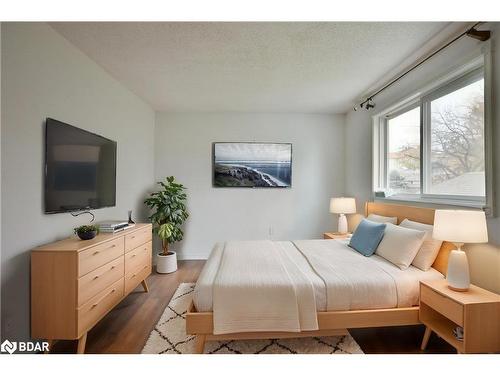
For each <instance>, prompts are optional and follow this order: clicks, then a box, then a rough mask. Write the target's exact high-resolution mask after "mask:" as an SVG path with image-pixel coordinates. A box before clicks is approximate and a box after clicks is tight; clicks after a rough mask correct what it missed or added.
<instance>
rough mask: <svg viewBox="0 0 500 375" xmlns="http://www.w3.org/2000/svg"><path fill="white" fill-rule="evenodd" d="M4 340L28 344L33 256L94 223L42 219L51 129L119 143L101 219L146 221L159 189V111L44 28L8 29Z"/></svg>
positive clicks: (5, 40)
mask: <svg viewBox="0 0 500 375" xmlns="http://www.w3.org/2000/svg"><path fill="white" fill-rule="evenodd" d="M1 37H2V86H1V87H2V97H1V103H2V104H1V116H2V117H1V121H2V123H1V125H2V128H1V131H2V134H1V135H2V137H1V138H2V139H1V141H2V148H1V152H2V154H1V156H2V157H1V162H2V190H1V197H2V203H3V205H2V228H1V229H2V256H1V261H2V278H1V280H2V337H5V338H9V339H14V340H22V339H26V338H28V337H29V296H30V294H29V251H30V249H31V248H33V247H35V246H37V245H41V244H43V243H46V242H50V241H54V240H57V239H60V238H63V237H67V236H69V235H71V234H72V228H73V227H76V226H78V225H81V224H84V223H87V222H88V221H89V218H88V216H87V215H85V216H87V217H85V216H82V217H79V218H73V217H72V216H70V215H69V214H55V215H44V213H43V200H42V198H43V175H42V171H43V160H44V158H43V152H44V137H43V129H44V126H43V125H44V120H45V118H46V117H48V116H49V117H53V118H56V119H59V120H61V121H64V122H67V123H70V124H73V125H75V126H78V127H81V128H83V129H86V130H90V131H92V132H95V133H98V134H101V135H103V136H105V137H108V138H111V139H113V140H116V141H117V142H118V160H117V204H116V207H115V208H107V209H101V210H96V211H94V212H95V214H96V220H103V219H109V218H118V219H119V218H126V215H127V210H128V209H133V210H134V211H135V212H136V215H137V217H138V218H144V216H145V215H144V208H143V204H142V200H143V198H144V196H145V195H146V191H147V190H149V189H150V188H151V185H152V183H153V181H154V171H153V168H154V160H153V158H154V151H153V149H154V141H153V136H154V112H153V110H152V109H151V108H150V107H149V106H148V105H146V104H145V103H144V102H142V101H141V100H140V99H138V98H137V97H136V96H135V95H133V94H132V93H131V92H129V91H128V90H127V89H125V88H124V87H123V86H122V85H121V84H120V83H118V82H117V81H115V80H114V79H113V78H111V77H110V76H109V75H108V74H107V73H105V72H104V71H103V70H102V69H101V68H100V67H98V66H97V65H96V64H95V63H94V62H93V61H91V60H90V59H89V58H88V57H87V56H85V55H84V54H83V53H82V52H80V51H79V50H77V49H76V48H74V47H73V46H72V45H71V44H70V43H69V42H68V41H66V40H65V39H64V38H63V37H62V36H60V35H59V34H57V33H56V32H55V31H54V30H53V29H52V28H50V27H49V26H48V25H46V24H44V23H3V24H2V33H1Z"/></svg>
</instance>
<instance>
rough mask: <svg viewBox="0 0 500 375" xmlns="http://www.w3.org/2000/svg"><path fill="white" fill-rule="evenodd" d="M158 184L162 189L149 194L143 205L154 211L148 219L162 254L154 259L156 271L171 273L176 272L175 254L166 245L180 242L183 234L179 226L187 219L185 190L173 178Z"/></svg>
mask: <svg viewBox="0 0 500 375" xmlns="http://www.w3.org/2000/svg"><path fill="white" fill-rule="evenodd" d="M158 184H159V185H160V186H161V188H162V189H161V190H160V191H156V192H153V193H151V194H150V197H149V198H147V199H146V200H145V201H144V203H145V204H146V206H148V207H149V208H150V209H151V210H154V212H153V213H152V214H151V216H149V219H150V220H151V222H152V223H153V232H154V233H156V234H157V235H158V237H159V238H160V240H161V244H162V252H161V253H158V254H157V257H156V271H157V272H158V273H171V272H174V271H176V270H177V254H176V253H175V251H171V250H169V249H168V245H169V244H171V243H174V242H178V241H181V240H182V238H183V236H184V232H183V231H182V229H181V226H182V224H183V223H184V221H186V219H187V218H188V217H189V214H188V212H187V209H186V199H187V195H186V193H185V190H186V188H185V187H184V186H183V185H181V184H179V183H177V182H176V181H175V178H174V177H173V176H170V177H167V178H166V179H165V181H164V182H158Z"/></svg>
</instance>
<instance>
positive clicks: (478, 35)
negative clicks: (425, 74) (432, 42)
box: [353, 22, 491, 111]
mask: <svg viewBox="0 0 500 375" xmlns="http://www.w3.org/2000/svg"><path fill="white" fill-rule="evenodd" d="M482 23H483V22H476V23H475V24H474V25H473V26H472V27H470V28H469V29H467V30H465V31H464V32H462V33H461V34H459V35H457V36H456V37H455V38H453V39H452V40H450V41H449V42H448V43H446V44H445V45H443V46H441V47H440V48H438V49H437V50H435V51H434V52H432V53H431V54H430V55H428V56H427V57H425V58H424V59H423V60H422V61H420V62H419V63H417V64H415V65H414V66H412V67H411V68H409V69H407V70H406V71H405V72H403V73H401V74H400V75H399V76H397V77H396V78H394V79H393V80H392V81H390V82H388V83H386V84H385V85H384V86H382V87H381V88H380V89H378V90H377V91H376V92H375V93H373V94H372V95H370V96H369V97H368V98H366V99H365V100H364V101H362V102H361V103H359V107H360V108H363V105H364V106H365V108H366V109H367V110H368V109H370V108H374V107H375V103H373V98H374V97H375V96H377V95H378V94H380V93H381V92H382V91H384V90H386V89H387V88H389V87H390V86H392V85H393V84H395V83H396V82H397V81H399V80H400V79H401V78H403V77H405V76H406V75H407V74H409V73H411V72H412V71H414V70H415V69H417V68H418V67H419V66H420V65H422V64H423V63H425V62H426V61H427V60H429V59H431V58H432V57H434V56H435V55H437V54H438V53H439V52H441V51H442V50H444V49H445V48H447V47H449V46H450V45H451V44H453V43H455V42H456V41H457V40H458V39H460V38H462V37H463V36H465V35H467V36H469V37H471V38H474V39H478V40H480V41H482V42H484V41H486V40H488V39H489V38H490V36H491V33H490V31H489V30H484V31H483V30H481V31H479V30H476V29H475V28H476V27H477V26H479V25H480V24H482ZM357 107H358V106H356V105H355V106H354V108H353V110H355V111H357Z"/></svg>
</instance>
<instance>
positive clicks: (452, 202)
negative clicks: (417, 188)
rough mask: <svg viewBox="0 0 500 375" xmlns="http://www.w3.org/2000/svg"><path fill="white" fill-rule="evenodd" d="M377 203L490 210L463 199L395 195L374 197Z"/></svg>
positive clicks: (483, 204) (483, 205)
mask: <svg viewBox="0 0 500 375" xmlns="http://www.w3.org/2000/svg"><path fill="white" fill-rule="evenodd" d="M374 201H375V202H387V203H391V202H393V203H413V204H417V205H419V206H427V207H437V208H446V207H454V208H460V207H462V208H476V209H480V210H484V211H485V212H486V213H487V214H488V210H487V207H486V204H485V202H481V201H472V200H470V201H468V200H462V199H448V198H427V197H412V196H408V195H404V196H403V195H399V196H398V195H393V196H390V197H385V198H382V197H374Z"/></svg>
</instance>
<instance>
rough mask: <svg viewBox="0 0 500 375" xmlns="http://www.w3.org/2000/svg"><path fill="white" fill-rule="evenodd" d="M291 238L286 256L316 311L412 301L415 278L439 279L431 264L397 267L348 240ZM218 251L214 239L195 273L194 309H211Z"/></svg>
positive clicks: (411, 303) (415, 297)
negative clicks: (304, 281)
mask: <svg viewBox="0 0 500 375" xmlns="http://www.w3.org/2000/svg"><path fill="white" fill-rule="evenodd" d="M294 243H295V245H296V247H297V251H292V252H290V253H289V254H288V256H289V257H291V258H292V259H293V261H294V262H295V264H296V265H297V267H298V268H300V270H301V271H302V272H303V273H304V274H305V275H307V277H308V279H309V280H310V282H311V284H312V285H313V288H314V296H315V300H316V301H315V303H316V309H317V311H340V310H359V309H376V308H395V307H410V306H415V305H418V302H419V301H418V296H419V281H421V280H433V279H442V278H443V275H442V274H441V273H440V272H438V271H436V270H435V269H433V268H431V269H430V270H429V271H422V270H420V269H418V268H416V267H413V266H410V267H409V268H408V269H406V270H401V269H399V267H397V266H395V265H393V264H392V263H390V262H388V261H387V260H385V259H383V258H381V257H379V256H378V255H372V256H371V257H364V256H363V255H361V254H359V253H357V252H356V251H354V250H352V249H351V248H350V247H348V246H347V243H348V240H303V241H295V242H294ZM223 250H224V243H218V244H216V246H215V247H214V249H213V250H212V253H211V254H210V257H209V258H208V260H207V262H206V264H205V266H204V268H203V270H202V272H201V274H200V277H199V278H198V281H197V283H196V288H195V291H194V298H193V302H194V304H195V306H196V309H197V310H198V311H212V310H213V284H214V280H215V278H216V276H217V272H218V269H219V264H220V261H221V257H222V254H223ZM299 250H300V251H299ZM316 254H317V255H318V256H317V257H316V256H315V255H316ZM316 258H317V259H316ZM325 260H326V261H325ZM320 268H321V270H320ZM315 270H316V271H315ZM319 270H320V271H321V272H319V274H318V272H317V271H319ZM375 270H376V272H372V271H375ZM320 274H321V276H320ZM326 274H328V277H325V275H326ZM381 296H383V298H382V297H381Z"/></svg>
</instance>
